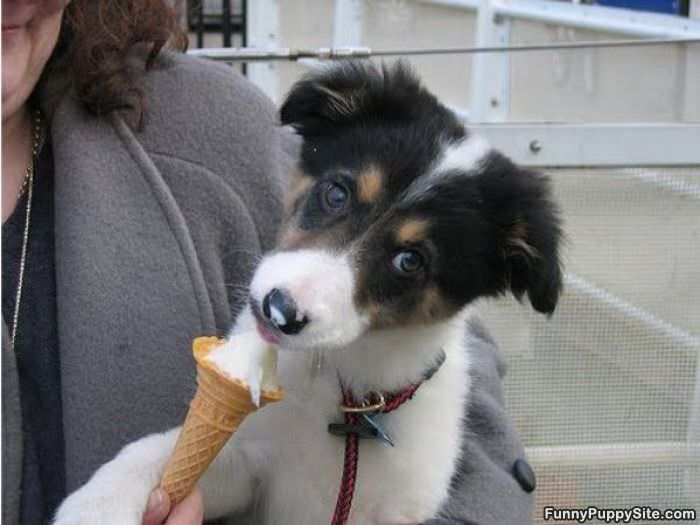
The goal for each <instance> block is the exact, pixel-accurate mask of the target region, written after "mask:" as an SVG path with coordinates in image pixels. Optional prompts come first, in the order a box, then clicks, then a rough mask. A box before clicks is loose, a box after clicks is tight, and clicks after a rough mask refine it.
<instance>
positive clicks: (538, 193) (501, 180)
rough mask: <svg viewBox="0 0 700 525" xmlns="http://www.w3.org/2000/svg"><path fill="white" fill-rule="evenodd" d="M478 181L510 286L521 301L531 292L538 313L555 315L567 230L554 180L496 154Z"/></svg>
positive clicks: (506, 280) (489, 160) (560, 287)
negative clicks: (555, 196) (553, 189)
mask: <svg viewBox="0 0 700 525" xmlns="http://www.w3.org/2000/svg"><path fill="white" fill-rule="evenodd" d="M478 177H479V179H480V181H479V183H480V184H479V185H480V189H481V195H482V198H483V204H484V206H485V209H486V213H487V220H488V221H489V222H491V223H492V224H494V225H496V227H497V231H498V234H497V236H498V237H499V239H500V246H499V249H500V251H501V254H500V255H501V256H502V257H503V263H504V265H503V268H504V271H505V276H504V277H505V281H504V283H505V286H507V287H509V288H510V290H511V291H512V293H513V295H515V297H517V298H518V299H521V298H522V296H523V294H525V293H526V292H527V295H528V297H529V299H530V303H531V304H532V306H533V308H535V310H537V311H539V312H542V313H546V314H551V313H552V312H553V311H554V308H555V307H556V305H557V301H558V300H559V295H560V293H561V289H562V269H561V263H560V260H559V247H560V244H561V240H562V229H561V219H560V217H559V210H558V207H557V205H556V204H555V203H554V201H553V200H552V196H551V183H550V180H549V178H548V177H546V176H545V175H542V174H540V173H537V172H534V171H531V170H527V169H523V168H520V167H518V166H516V165H515V164H513V163H512V162H511V161H510V160H509V159H507V158H506V157H504V156H502V155H499V154H496V153H492V154H491V155H490V156H489V158H488V159H487V160H486V162H485V164H484V170H483V171H482V172H481V174H480V175H479V176H478Z"/></svg>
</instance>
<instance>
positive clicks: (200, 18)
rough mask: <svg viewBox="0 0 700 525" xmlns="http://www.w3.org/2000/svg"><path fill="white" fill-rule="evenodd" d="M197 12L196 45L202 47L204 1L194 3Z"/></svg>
mask: <svg viewBox="0 0 700 525" xmlns="http://www.w3.org/2000/svg"><path fill="white" fill-rule="evenodd" d="M196 6H197V7H196V8H195V9H196V10H197V11H196V13H197V47H199V48H202V47H204V1H201V2H197V3H196Z"/></svg>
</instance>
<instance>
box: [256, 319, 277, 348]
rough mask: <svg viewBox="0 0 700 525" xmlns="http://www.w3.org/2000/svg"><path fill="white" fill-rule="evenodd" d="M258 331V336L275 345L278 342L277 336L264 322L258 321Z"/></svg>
mask: <svg viewBox="0 0 700 525" xmlns="http://www.w3.org/2000/svg"><path fill="white" fill-rule="evenodd" d="M258 333H259V334H260V337H262V338H263V339H264V340H265V341H267V342H268V343H270V344H273V345H276V344H279V342H280V340H279V337H277V336H276V335H275V334H274V333H273V332H272V330H270V329H269V328H268V327H267V326H266V325H265V324H264V323H258Z"/></svg>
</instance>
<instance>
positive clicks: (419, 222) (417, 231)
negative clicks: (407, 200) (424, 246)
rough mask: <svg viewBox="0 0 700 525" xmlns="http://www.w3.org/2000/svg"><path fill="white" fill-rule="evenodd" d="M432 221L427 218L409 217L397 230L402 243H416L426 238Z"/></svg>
mask: <svg viewBox="0 0 700 525" xmlns="http://www.w3.org/2000/svg"><path fill="white" fill-rule="evenodd" d="M428 226H430V222H429V221H428V220H427V219H408V220H406V221H404V222H403V223H401V225H400V226H399V228H398V230H397V231H396V239H397V240H398V241H399V243H400V244H416V243H419V242H420V241H423V240H425V237H426V234H427V233H428Z"/></svg>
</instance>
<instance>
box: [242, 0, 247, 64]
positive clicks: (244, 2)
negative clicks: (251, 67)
mask: <svg viewBox="0 0 700 525" xmlns="http://www.w3.org/2000/svg"><path fill="white" fill-rule="evenodd" d="M247 45H248V0H241V46H242V47H246V46H247ZM241 73H243V74H244V75H246V76H247V75H248V64H246V63H245V62H243V63H242V64H241Z"/></svg>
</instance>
